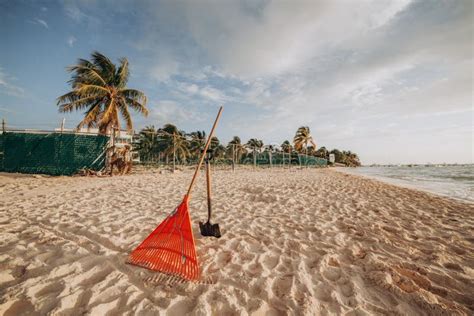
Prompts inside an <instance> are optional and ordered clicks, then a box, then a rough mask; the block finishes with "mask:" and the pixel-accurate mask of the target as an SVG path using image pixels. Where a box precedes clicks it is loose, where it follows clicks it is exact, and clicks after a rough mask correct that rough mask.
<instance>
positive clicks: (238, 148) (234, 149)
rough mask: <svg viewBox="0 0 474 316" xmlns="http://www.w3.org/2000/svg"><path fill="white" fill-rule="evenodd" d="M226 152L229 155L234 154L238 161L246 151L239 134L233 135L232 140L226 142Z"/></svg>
mask: <svg viewBox="0 0 474 316" xmlns="http://www.w3.org/2000/svg"><path fill="white" fill-rule="evenodd" d="M227 153H228V155H229V156H230V157H232V155H234V159H235V160H236V161H240V159H242V156H243V155H245V154H246V153H247V150H246V149H245V147H244V146H243V145H242V142H241V140H240V137H239V136H234V138H232V140H231V141H230V142H229V143H228V144H227Z"/></svg>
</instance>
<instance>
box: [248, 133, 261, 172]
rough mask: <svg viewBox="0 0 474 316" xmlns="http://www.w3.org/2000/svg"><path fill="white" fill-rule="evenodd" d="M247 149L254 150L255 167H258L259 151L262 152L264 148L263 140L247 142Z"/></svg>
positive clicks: (253, 139) (254, 139) (252, 139)
mask: <svg viewBox="0 0 474 316" xmlns="http://www.w3.org/2000/svg"><path fill="white" fill-rule="evenodd" d="M247 147H249V148H250V149H251V150H252V153H253V165H254V166H256V165H257V151H260V150H261V149H262V147H263V142H262V141H261V140H258V139H256V138H251V139H249V141H248V142H247Z"/></svg>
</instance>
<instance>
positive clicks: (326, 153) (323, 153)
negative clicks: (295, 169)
mask: <svg viewBox="0 0 474 316" xmlns="http://www.w3.org/2000/svg"><path fill="white" fill-rule="evenodd" d="M314 155H315V156H316V157H320V158H324V159H326V160H327V159H329V151H328V150H327V149H326V147H324V146H323V147H321V148H319V149H318V150H316V152H315V153H314Z"/></svg>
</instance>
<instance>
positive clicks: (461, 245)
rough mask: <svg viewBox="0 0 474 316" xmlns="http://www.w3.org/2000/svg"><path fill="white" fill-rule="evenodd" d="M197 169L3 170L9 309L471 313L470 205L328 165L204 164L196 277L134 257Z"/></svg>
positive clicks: (1, 241)
mask: <svg viewBox="0 0 474 316" xmlns="http://www.w3.org/2000/svg"><path fill="white" fill-rule="evenodd" d="M190 175H191V171H190V170H186V171H183V172H178V173H175V174H169V173H164V174H160V173H159V172H157V171H156V170H155V171H143V172H139V173H137V174H133V175H129V176H123V177H113V178H86V177H42V176H27V177H24V176H23V177H15V176H12V175H5V174H2V175H0V250H1V251H0V315H1V314H4V315H19V314H21V313H22V312H23V313H24V314H29V315H35V314H38V315H44V314H52V315H71V314H74V315H78V314H91V315H106V314H107V315H119V314H129V315H158V314H161V315H184V314H187V313H190V314H192V315H287V314H288V315H329V314H335V315H340V314H345V315H367V314H390V315H394V314H402V315H437V314H460V315H468V314H471V315H472V314H473V313H474V296H473V293H474V283H473V280H474V255H473V254H474V251H473V250H474V235H473V231H474V216H473V215H474V205H473V204H467V203H462V202H459V201H454V200H450V199H447V198H443V197H437V196H434V195H431V194H428V193H425V192H421V191H415V190H412V189H408V188H401V187H397V186H393V185H388V184H384V183H381V182H378V181H375V180H370V179H366V178H363V177H360V176H353V175H346V174H343V173H340V172H337V171H334V170H329V169H303V170H296V169H292V170H281V169H279V170H276V169H273V170H268V169H267V170H258V171H252V170H237V171H236V172H235V173H231V172H229V171H216V172H215V173H214V210H215V217H214V219H213V222H217V223H219V224H220V226H221V231H222V234H223V236H222V238H220V239H214V238H204V237H201V236H200V234H199V231H198V221H199V220H204V219H205V218H206V213H207V209H206V201H205V186H204V177H203V174H202V175H201V177H200V179H199V183H198V185H197V187H196V190H195V193H194V195H193V197H192V200H191V203H190V208H191V217H192V222H193V227H194V235H195V239H196V244H197V245H196V246H197V252H198V258H199V260H200V265H201V268H202V277H201V280H200V281H199V282H196V283H191V282H182V281H180V280H177V279H175V278H170V277H168V276H165V275H162V274H160V273H155V272H151V271H148V270H146V269H142V268H139V267H135V266H131V265H128V264H126V263H125V262H126V258H127V255H128V253H129V252H130V251H131V250H132V249H133V248H134V247H136V246H137V245H138V243H140V242H141V241H142V240H143V239H144V238H145V237H146V236H147V235H148V234H149V233H150V232H151V231H152V230H153V229H154V228H155V227H156V226H157V225H158V224H159V223H160V222H161V220H163V219H164V217H165V215H167V214H168V213H169V212H171V211H172V210H173V209H174V207H176V206H177V204H179V202H180V201H181V199H182V195H183V193H184V192H185V190H186V187H187V185H188V183H189V181H190Z"/></svg>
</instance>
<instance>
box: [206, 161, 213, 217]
mask: <svg viewBox="0 0 474 316" xmlns="http://www.w3.org/2000/svg"><path fill="white" fill-rule="evenodd" d="M206 180H207V181H206V184H207V222H208V223H209V222H210V221H211V209H212V207H211V162H210V161H209V159H206Z"/></svg>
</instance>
